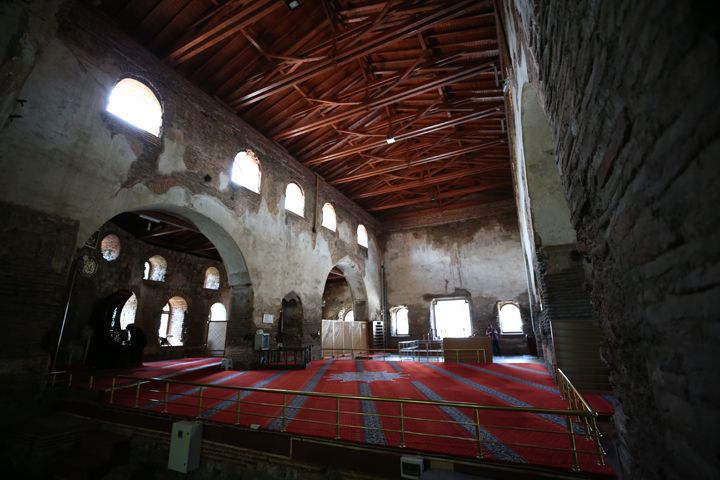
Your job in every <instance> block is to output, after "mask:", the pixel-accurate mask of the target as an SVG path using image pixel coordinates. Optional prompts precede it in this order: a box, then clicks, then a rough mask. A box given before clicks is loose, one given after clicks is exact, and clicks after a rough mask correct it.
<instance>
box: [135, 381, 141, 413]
mask: <svg viewBox="0 0 720 480" xmlns="http://www.w3.org/2000/svg"><path fill="white" fill-rule="evenodd" d="M139 405H140V382H138V383H137V385H135V408H138V406H139Z"/></svg>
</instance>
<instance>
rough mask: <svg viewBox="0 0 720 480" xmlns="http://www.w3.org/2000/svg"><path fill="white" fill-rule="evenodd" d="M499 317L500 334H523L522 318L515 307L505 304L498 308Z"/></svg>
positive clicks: (511, 304)
mask: <svg viewBox="0 0 720 480" xmlns="http://www.w3.org/2000/svg"><path fill="white" fill-rule="evenodd" d="M499 317H500V332H501V333H505V334H507V333H523V328H522V316H521V315H520V309H519V308H518V307H517V305H515V304H513V303H506V304H505V305H503V306H502V307H500V312H499Z"/></svg>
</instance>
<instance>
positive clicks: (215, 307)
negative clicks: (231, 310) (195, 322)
mask: <svg viewBox="0 0 720 480" xmlns="http://www.w3.org/2000/svg"><path fill="white" fill-rule="evenodd" d="M208 319H209V320H210V321H211V322H225V321H227V310H225V305H223V304H222V303H220V302H218V303H213V304H212V305H211V306H210V316H209V317H208Z"/></svg>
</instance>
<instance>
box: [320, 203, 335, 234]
mask: <svg viewBox="0 0 720 480" xmlns="http://www.w3.org/2000/svg"><path fill="white" fill-rule="evenodd" d="M322 226H323V227H325V228H329V229H330V230H332V231H333V232H334V231H335V229H336V228H337V218H336V217H335V209H334V208H333V206H332V205H330V203H326V204H325V205H323V208H322Z"/></svg>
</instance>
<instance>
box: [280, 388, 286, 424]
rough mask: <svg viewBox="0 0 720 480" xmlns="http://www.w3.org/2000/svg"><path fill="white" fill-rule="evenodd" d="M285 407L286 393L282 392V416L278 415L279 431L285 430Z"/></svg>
mask: <svg viewBox="0 0 720 480" xmlns="http://www.w3.org/2000/svg"><path fill="white" fill-rule="evenodd" d="M286 408H287V393H283V405H282V417H280V431H281V432H284V431H285V409H286Z"/></svg>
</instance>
